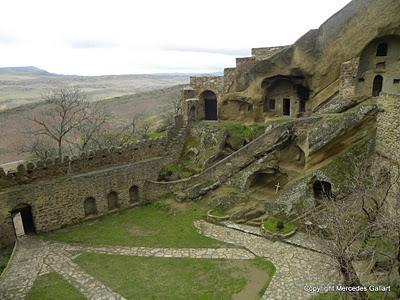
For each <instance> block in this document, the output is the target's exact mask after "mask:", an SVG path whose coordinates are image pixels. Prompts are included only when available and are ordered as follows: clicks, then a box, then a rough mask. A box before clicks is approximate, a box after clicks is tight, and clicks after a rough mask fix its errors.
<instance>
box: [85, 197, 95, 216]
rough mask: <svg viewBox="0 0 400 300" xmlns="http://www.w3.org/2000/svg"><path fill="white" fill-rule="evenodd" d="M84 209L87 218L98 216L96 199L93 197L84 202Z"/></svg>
mask: <svg viewBox="0 0 400 300" xmlns="http://www.w3.org/2000/svg"><path fill="white" fill-rule="evenodd" d="M83 209H84V211H85V217H87V216H91V215H96V214H97V206H96V199H95V198H93V197H88V198H86V199H85V201H84V202H83Z"/></svg>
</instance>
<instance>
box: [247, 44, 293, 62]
mask: <svg viewBox="0 0 400 300" xmlns="http://www.w3.org/2000/svg"><path fill="white" fill-rule="evenodd" d="M287 47H288V46H277V47H264V48H252V49H251V55H252V56H254V57H255V59H256V60H263V59H268V58H270V57H272V56H274V55H275V54H276V53H278V52H280V51H282V50H283V49H285V48H287Z"/></svg>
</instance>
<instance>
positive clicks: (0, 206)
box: [0, 158, 168, 247]
mask: <svg viewBox="0 0 400 300" xmlns="http://www.w3.org/2000/svg"><path fill="white" fill-rule="evenodd" d="M167 162H168V159H167V158H153V159H150V160H144V161H141V162H135V163H131V164H127V165H123V166H119V167H112V168H108V169H104V170H100V171H93V172H89V173H85V174H78V175H74V176H64V177H60V178H57V179H54V180H48V181H40V182H35V183H31V184H26V185H20V186H16V187H13V188H9V189H5V190H2V191H0V233H1V235H0V247H1V246H5V245H8V244H10V243H11V242H12V241H13V240H14V239H15V237H14V228H13V224H12V219H11V213H10V211H11V210H12V209H13V208H15V207H16V206H17V205H19V204H28V205H30V206H31V208H32V215H33V221H34V225H35V228H36V230H37V231H49V230H54V229H58V228H61V227H62V226H65V225H68V224H76V223H79V222H81V221H83V220H85V219H86V218H85V214H84V207H83V205H84V200H85V199H86V198H88V197H94V198H95V199H96V207H97V212H98V213H97V215H96V216H100V215H105V214H107V213H109V212H110V211H109V210H108V204H107V195H108V194H109V193H110V192H112V191H114V192H116V193H117V194H118V199H119V207H120V208H121V209H123V208H127V207H130V206H132V205H137V204H138V202H135V203H131V202H130V196H129V189H130V188H131V187H132V186H137V187H138V188H139V199H138V200H139V203H143V202H146V201H147V200H148V198H147V195H146V191H145V190H144V189H143V185H144V182H145V180H156V179H157V177H158V173H159V170H160V169H161V167H162V166H163V165H164V164H166V163H167ZM96 216H95V217H96Z"/></svg>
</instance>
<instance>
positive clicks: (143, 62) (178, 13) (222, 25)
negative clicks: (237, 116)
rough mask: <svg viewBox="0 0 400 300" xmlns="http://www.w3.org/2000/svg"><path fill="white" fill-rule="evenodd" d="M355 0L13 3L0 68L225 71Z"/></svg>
mask: <svg viewBox="0 0 400 300" xmlns="http://www.w3.org/2000/svg"><path fill="white" fill-rule="evenodd" d="M348 2H349V0H325V1H320V0H304V1H293V0H280V1H272V0H247V1H240V0H237V1H234V0H218V1H215V0H203V1H201V2H199V1H193V0H187V1H181V0H169V1H163V0H142V1H129V0H127V1H124V0H109V1H99V0H97V1H94V0H86V1H78V0H58V1H54V0H53V1H51V0H36V1H31V0H25V1H23V0H5V1H4V3H2V17H1V18H0V28H1V32H0V54H1V55H0V66H22V65H34V66H38V67H41V68H44V69H46V70H49V71H50V72H55V73H65V74H83V75H97V74H123V73H151V72H178V71H182V72H206V71H207V72H208V71H215V70H221V69H222V68H223V67H228V66H233V65H234V58H235V57H236V56H243V55H246V53H247V54H249V53H250V48H252V47H262V46H275V45H285V44H290V43H293V42H294V41H295V40H296V39H298V38H299V37H300V36H301V35H302V34H304V33H306V32H307V31H308V30H309V29H311V28H316V27H318V26H319V25H320V24H321V23H322V22H323V21H324V20H325V19H327V18H328V17H329V16H330V15H332V14H333V13H335V12H336V11H337V10H339V9H340V8H342V7H343V6H344V5H345V4H346V3H348ZM246 49H247V51H246Z"/></svg>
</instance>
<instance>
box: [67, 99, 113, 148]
mask: <svg viewBox="0 0 400 300" xmlns="http://www.w3.org/2000/svg"><path fill="white" fill-rule="evenodd" d="M111 118H112V114H111V113H110V112H108V111H107V110H106V109H105V107H104V106H103V105H102V104H101V103H93V104H90V105H88V108H87V118H86V119H85V120H82V122H81V123H80V124H79V125H78V126H77V127H76V129H75V133H76V135H77V136H74V137H72V139H68V143H69V144H72V145H74V146H76V147H77V148H78V150H79V151H80V152H83V151H86V150H93V149H100V148H103V147H104V145H103V142H102V136H103V135H104V134H105V132H106V131H108V130H110V128H111V123H110V121H111Z"/></svg>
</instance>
